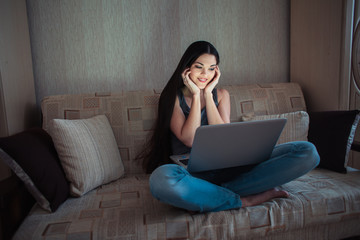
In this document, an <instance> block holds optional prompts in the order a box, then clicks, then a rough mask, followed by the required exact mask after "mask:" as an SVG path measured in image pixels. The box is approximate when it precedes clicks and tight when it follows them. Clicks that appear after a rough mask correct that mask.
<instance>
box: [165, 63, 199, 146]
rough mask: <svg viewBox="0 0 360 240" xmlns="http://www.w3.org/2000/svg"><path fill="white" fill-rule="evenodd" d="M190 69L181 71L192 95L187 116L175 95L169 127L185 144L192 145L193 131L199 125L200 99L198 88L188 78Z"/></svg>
mask: <svg viewBox="0 0 360 240" xmlns="http://www.w3.org/2000/svg"><path fill="white" fill-rule="evenodd" d="M189 74H190V69H186V70H185V71H184V72H183V73H182V78H183V80H184V84H185V86H186V87H187V88H188V89H189V90H190V93H191V95H192V101H191V107H190V113H189V116H188V118H187V119H186V118H185V115H184V113H183V111H182V109H181V107H180V103H179V99H178V98H177V97H176V100H175V106H174V110H173V114H172V116H171V121H170V129H171V131H172V132H173V133H174V134H175V136H176V137H177V138H178V139H179V140H180V141H181V142H183V143H184V144H185V145H186V146H188V147H192V144H193V141H194V137H195V131H196V129H197V128H198V127H199V126H200V125H201V100H200V89H199V88H198V87H197V86H196V85H195V84H194V83H193V82H192V81H191V80H189Z"/></svg>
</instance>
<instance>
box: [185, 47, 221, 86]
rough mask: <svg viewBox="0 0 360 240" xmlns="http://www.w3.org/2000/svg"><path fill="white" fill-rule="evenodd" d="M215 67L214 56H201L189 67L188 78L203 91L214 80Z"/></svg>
mask: <svg viewBox="0 0 360 240" xmlns="http://www.w3.org/2000/svg"><path fill="white" fill-rule="evenodd" d="M216 67H217V65H216V58H215V56H214V55H211V54H207V53H206V54H203V55H201V56H200V57H198V58H197V59H196V60H195V62H194V63H193V64H192V65H191V67H190V74H189V77H190V79H191V80H192V81H193V82H194V83H195V84H196V85H197V86H198V87H199V88H200V89H204V88H205V87H206V85H207V84H208V83H209V82H210V81H211V80H212V79H213V78H214V76H215V74H216Z"/></svg>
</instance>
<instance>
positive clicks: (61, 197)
mask: <svg viewBox="0 0 360 240" xmlns="http://www.w3.org/2000/svg"><path fill="white" fill-rule="evenodd" d="M0 148H1V149H2V150H1V149H0V158H1V159H2V160H3V161H4V162H5V163H6V164H7V165H8V166H9V167H10V168H11V170H12V171H13V172H14V173H15V174H16V175H17V176H18V177H19V178H20V179H21V180H22V181H23V182H24V184H25V186H26V188H27V189H28V190H29V192H30V193H31V194H32V195H33V197H34V198H35V200H36V201H37V203H38V204H39V205H40V206H41V207H42V208H44V209H45V210H48V211H55V210H57V208H58V207H59V206H60V205H61V204H62V203H63V202H64V201H65V200H66V199H67V198H68V196H69V184H68V182H67V181H66V178H65V174H64V172H63V169H62V167H61V165H60V161H59V158H58V155H57V153H56V150H55V148H54V144H53V141H52V139H51V137H50V136H49V134H48V133H47V132H46V131H45V130H43V129H41V128H33V129H29V130H26V131H24V132H21V133H18V134H15V135H12V136H9V137H3V138H0Z"/></svg>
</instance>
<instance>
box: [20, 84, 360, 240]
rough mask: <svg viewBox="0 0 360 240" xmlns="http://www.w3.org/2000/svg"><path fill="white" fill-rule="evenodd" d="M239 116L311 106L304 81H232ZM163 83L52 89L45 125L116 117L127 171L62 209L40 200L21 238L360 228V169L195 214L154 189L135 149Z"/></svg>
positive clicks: (342, 233)
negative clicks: (112, 89)
mask: <svg viewBox="0 0 360 240" xmlns="http://www.w3.org/2000/svg"><path fill="white" fill-rule="evenodd" d="M224 88H226V89H227V90H228V91H229V93H230V97H231V105H232V111H231V121H233V122H234V121H240V120H241V117H242V116H243V115H255V116H257V115H270V114H281V113H289V112H295V111H301V110H302V111H306V105H305V101H304V97H303V94H302V91H301V88H300V87H299V85H298V84H296V83H273V84H252V85H236V86H224ZM159 96H160V91H156V90H153V91H134V92H120V93H95V94H78V95H60V96H50V97H46V98H45V99H44V100H43V101H42V105H41V107H42V113H43V128H44V129H45V130H46V129H48V126H49V122H50V120H51V119H55V118H61V119H81V118H88V117H92V116H95V115H99V114H104V115H106V116H107V117H108V119H109V122H110V124H111V127H112V129H113V132H114V135H115V138H116V141H117V144H118V147H119V151H120V155H121V159H122V161H123V163H124V166H125V172H126V176H125V177H124V178H121V179H119V180H117V181H114V182H111V183H109V184H106V185H103V186H101V187H99V188H97V189H94V190H92V191H91V192H89V193H87V194H85V195H84V196H82V197H80V198H70V199H68V200H67V201H66V202H64V203H63V204H62V206H61V207H60V208H59V209H58V210H57V211H56V212H54V213H48V212H46V211H44V210H42V209H41V208H40V207H38V206H36V205H35V207H34V208H33V209H32V211H31V212H30V214H29V215H28V216H27V218H26V219H25V221H24V222H23V223H22V225H21V226H20V228H19V229H18V231H17V232H16V234H15V236H14V239H99V240H100V239H139V240H140V239H149V240H150V239H198V240H200V239H289V238H291V239H341V238H346V237H350V236H359V235H360V228H359V223H360V188H359V186H360V172H359V171H353V172H349V173H347V174H340V173H336V172H332V171H329V170H325V169H315V170H313V171H311V172H310V173H308V174H307V175H305V176H303V177H301V178H298V179H296V180H294V181H292V182H290V183H288V184H285V185H283V186H282V188H283V189H285V190H287V191H288V192H289V193H290V197H289V198H281V199H274V200H272V201H269V202H266V203H264V204H261V205H259V206H255V207H247V208H241V209H236V210H230V211H222V212H215V213H198V214H191V213H189V212H187V211H184V210H181V209H177V208H174V207H172V206H168V205H165V204H162V203H160V202H159V201H157V200H156V199H154V198H153V197H152V196H151V193H150V191H149V186H148V177H149V175H146V174H144V173H143V171H142V169H141V160H140V159H136V158H135V157H136V156H137V154H138V153H139V151H140V150H141V148H142V147H143V146H144V143H145V142H146V141H147V139H148V137H149V134H150V133H151V131H152V126H153V123H154V119H155V118H156V114H157V103H158V99H159Z"/></svg>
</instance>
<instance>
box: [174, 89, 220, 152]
mask: <svg viewBox="0 0 360 240" xmlns="http://www.w3.org/2000/svg"><path fill="white" fill-rule="evenodd" d="M212 94H213V99H214V102H215V104H216V107H217V106H218V105H219V102H218V98H217V90H216V89H214V90H213V91H212ZM178 98H179V104H180V107H181V110H182V111H183V113H184V115H185V119H187V118H188V116H189V113H190V107H189V106H188V105H187V103H186V101H185V97H184V94H183V92H182V90H181V89H179V91H178ZM201 125H208V119H207V115H206V108H205V107H204V108H203V109H201ZM171 147H172V154H173V155H178V154H185V153H189V152H190V150H191V148H189V147H187V146H186V145H185V144H183V143H182V142H181V141H180V140H179V139H178V138H177V137H176V136H175V135H174V134H173V133H171Z"/></svg>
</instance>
